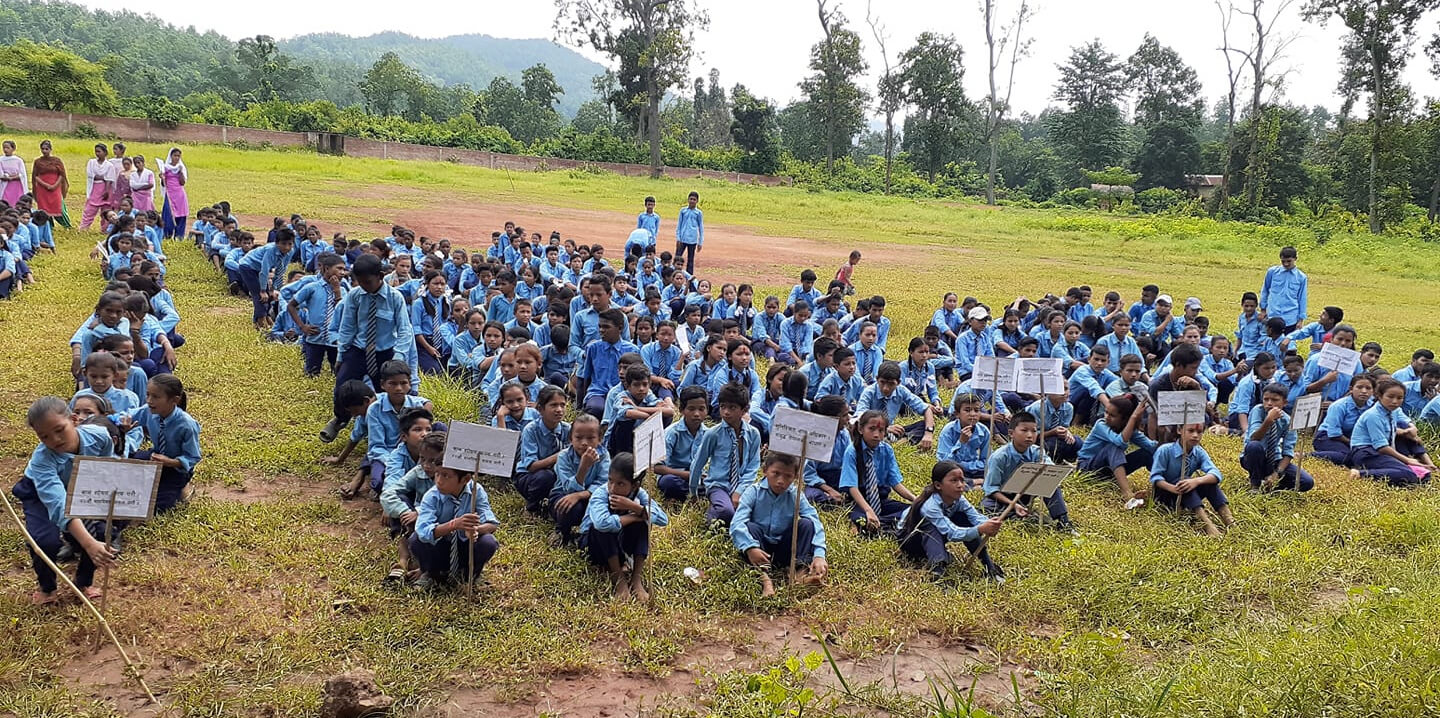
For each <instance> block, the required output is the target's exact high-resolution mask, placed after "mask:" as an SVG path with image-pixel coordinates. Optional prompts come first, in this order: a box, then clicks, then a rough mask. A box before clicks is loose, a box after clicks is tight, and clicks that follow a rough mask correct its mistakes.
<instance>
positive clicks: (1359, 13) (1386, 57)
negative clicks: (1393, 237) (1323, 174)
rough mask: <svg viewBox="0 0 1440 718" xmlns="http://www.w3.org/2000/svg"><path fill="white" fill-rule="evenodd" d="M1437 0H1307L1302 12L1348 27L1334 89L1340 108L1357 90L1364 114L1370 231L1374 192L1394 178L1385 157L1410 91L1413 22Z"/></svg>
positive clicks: (1376, 224)
mask: <svg viewBox="0 0 1440 718" xmlns="http://www.w3.org/2000/svg"><path fill="white" fill-rule="evenodd" d="M1437 7H1440V0H1310V2H1309V3H1308V4H1307V5H1306V7H1305V14H1306V16H1307V17H1309V18H1311V19H1314V20H1318V21H1319V22H1320V23H1321V24H1324V23H1326V22H1328V21H1329V20H1330V18H1331V17H1337V18H1339V19H1340V21H1341V22H1342V23H1344V25H1345V28H1346V30H1348V31H1349V32H1348V33H1347V34H1346V36H1345V44H1344V47H1343V48H1342V51H1341V57H1342V61H1343V71H1342V74H1341V78H1340V93H1341V95H1342V96H1344V98H1345V107H1344V110H1345V111H1346V112H1348V111H1349V109H1350V108H1351V106H1353V104H1354V103H1355V102H1356V101H1358V100H1359V98H1360V97H1361V96H1362V95H1363V96H1366V97H1367V98H1368V101H1369V109H1370V119H1369V123H1368V124H1369V132H1370V147H1369V164H1370V166H1369V178H1368V182H1367V185H1368V188H1367V189H1368V202H1367V209H1368V213H1369V215H1370V231H1371V232H1374V233H1377V234H1378V233H1379V232H1380V231H1382V230H1383V229H1384V228H1385V218H1384V216H1383V213H1382V212H1381V211H1380V196H1381V193H1382V191H1383V190H1384V189H1386V188H1387V187H1389V186H1390V184H1391V183H1392V182H1393V181H1395V180H1394V178H1393V177H1392V175H1393V174H1394V169H1395V168H1394V166H1393V165H1394V164H1395V163H1394V162H1393V160H1392V157H1391V156H1390V155H1391V154H1392V153H1393V152H1394V150H1395V146H1396V144H1397V138H1396V136H1395V135H1396V132H1397V130H1398V129H1399V127H1397V125H1399V124H1400V123H1403V121H1404V119H1405V114H1406V113H1407V112H1408V111H1409V109H1410V108H1409V103H1410V100H1411V98H1410V93H1409V90H1408V88H1406V87H1405V86H1404V84H1403V83H1402V82H1401V81H1400V76H1401V73H1402V72H1404V70H1405V66H1406V64H1408V63H1409V61H1410V57H1411V55H1412V49H1411V48H1412V45H1413V44H1414V42H1415V39H1416V25H1417V24H1419V22H1420V19H1421V17H1423V16H1424V15H1425V13H1427V12H1430V11H1431V10H1434V9H1436V8H1437Z"/></svg>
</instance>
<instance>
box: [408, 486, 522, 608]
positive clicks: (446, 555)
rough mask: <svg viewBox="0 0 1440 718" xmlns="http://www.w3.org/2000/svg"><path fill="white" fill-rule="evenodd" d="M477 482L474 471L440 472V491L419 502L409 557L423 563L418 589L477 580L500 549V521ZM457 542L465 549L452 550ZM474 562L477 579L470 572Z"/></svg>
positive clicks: (436, 490)
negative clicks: (496, 539)
mask: <svg viewBox="0 0 1440 718" xmlns="http://www.w3.org/2000/svg"><path fill="white" fill-rule="evenodd" d="M474 477H475V475H474V474H473V473H471V472H469V471H459V470H457V469H447V468H445V467H444V466H440V467H437V468H436V469H435V486H433V487H432V488H431V489H430V490H429V491H427V492H425V497H424V498H423V499H421V500H420V507H419V509H418V510H417V511H416V513H417V516H416V518H415V533H414V535H412V536H411V537H410V553H411V554H412V555H414V556H415V559H416V560H417V561H418V562H419V563H420V571H421V575H420V578H419V579H418V580H416V581H415V588H416V589H417V590H421V591H428V590H431V589H434V588H436V587H437V586H443V585H446V584H457V583H459V582H461V581H470V580H473V579H474V578H475V576H478V575H479V574H480V572H481V571H483V570H485V564H487V563H489V562H490V559H491V558H493V557H494V556H495V551H496V550H497V549H499V548H500V544H498V543H497V542H496V541H495V531H496V530H498V529H499V528H500V520H499V519H498V518H496V517H495V512H494V511H492V510H491V509H490V496H489V495H488V494H486V493H485V488H484V487H483V486H481V485H480V483H479V482H477V481H473V480H472V479H474ZM472 507H473V508H472ZM457 541H458V542H460V546H458V547H456V546H453V544H454V543H455V542H457ZM467 552H468V553H467ZM472 560H473V561H474V565H475V574H474V575H472V574H471V573H470V564H471V561H472Z"/></svg>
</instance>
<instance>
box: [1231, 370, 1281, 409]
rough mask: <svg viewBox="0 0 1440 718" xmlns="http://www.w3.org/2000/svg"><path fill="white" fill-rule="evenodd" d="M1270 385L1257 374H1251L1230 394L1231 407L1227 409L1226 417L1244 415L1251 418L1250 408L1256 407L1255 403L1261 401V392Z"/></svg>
mask: <svg viewBox="0 0 1440 718" xmlns="http://www.w3.org/2000/svg"><path fill="white" fill-rule="evenodd" d="M1269 383H1270V382H1268V381H1266V380H1264V379H1261V378H1260V377H1258V376H1256V375H1255V372H1250V374H1249V375H1247V376H1246V377H1245V378H1244V379H1241V380H1240V382H1239V383H1238V384H1236V385H1235V391H1233V392H1231V393H1230V405H1229V406H1228V407H1226V410H1225V413H1226V415H1227V416H1232V415H1235V414H1244V415H1246V416H1249V415H1250V407H1251V406H1254V405H1255V402H1256V401H1257V400H1259V398H1260V393H1261V391H1262V390H1263V389H1264V388H1265V385H1266V384H1269Z"/></svg>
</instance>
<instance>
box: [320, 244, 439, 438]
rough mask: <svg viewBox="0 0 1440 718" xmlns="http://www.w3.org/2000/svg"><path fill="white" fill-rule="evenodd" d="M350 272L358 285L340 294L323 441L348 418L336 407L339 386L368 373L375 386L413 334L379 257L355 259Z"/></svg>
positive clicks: (406, 309) (406, 307) (402, 302)
mask: <svg viewBox="0 0 1440 718" xmlns="http://www.w3.org/2000/svg"><path fill="white" fill-rule="evenodd" d="M350 273H351V276H352V277H353V278H354V280H355V284H356V285H357V286H356V287H355V288H354V289H351V290H350V293H349V294H346V295H345V299H344V303H345V311H343V312H341V315H340V316H341V319H340V329H339V331H338V333H337V334H336V337H335V339H336V345H337V346H338V351H339V353H340V366H339V367H338V368H337V369H336V371H335V400H334V413H335V416H334V418H332V419H331V420H330V423H328V424H326V425H325V428H324V429H322V430H321V431H320V440H321V441H324V442H326V443H329V442H331V441H334V440H335V437H336V436H337V435H339V433H340V429H341V428H342V427H344V426H345V424H346V423H347V422H348V421H349V420H350V417H349V416H348V415H346V414H345V413H344V407H342V406H341V405H340V387H341V386H343V385H344V384H345V382H347V381H350V380H351V379H363V378H365V377H367V376H368V377H369V378H370V383H371V385H372V386H377V387H378V386H380V385H381V383H382V382H383V377H381V375H380V367H381V366H383V365H384V364H385V363H387V362H389V361H390V360H391V359H394V358H395V354H396V350H397V349H399V348H400V347H399V346H398V345H399V344H400V343H401V342H402V341H408V342H413V341H414V336H415V335H414V331H413V330H412V329H411V327H410V311H409V309H410V305H409V304H408V303H407V302H406V301H405V297H404V295H402V294H400V292H399V291H398V290H396V289H395V288H394V287H390V286H387V285H386V284H385V278H384V277H385V275H384V272H382V271H381V266H380V258H379V257H376V256H374V255H368V254H367V255H365V256H362V257H360V258H359V259H356V260H355V266H354V267H353V268H352V269H351V272H350ZM407 372H408V367H407Z"/></svg>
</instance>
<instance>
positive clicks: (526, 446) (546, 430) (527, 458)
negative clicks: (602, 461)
mask: <svg viewBox="0 0 1440 718" xmlns="http://www.w3.org/2000/svg"><path fill="white" fill-rule="evenodd" d="M568 446H570V422H567V421H562V422H560V423H559V424H557V425H556V426H555V428H553V429H552V428H550V427H548V426H546V425H545V422H544V421H532V422H530V423H528V424H526V425H525V428H523V429H521V430H520V459H519V460H518V461H517V462H516V463H515V466H516V467H517V468H518V469H519V470H520V471H527V472H528V471H534V469H532V468H531V465H532V464H534V463H535V462H537V461H540V460H541V459H548V458H550V457H552V456H554V455H556V454H558V453H560V451H561V450H562V449H564V448H566V447H568Z"/></svg>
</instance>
